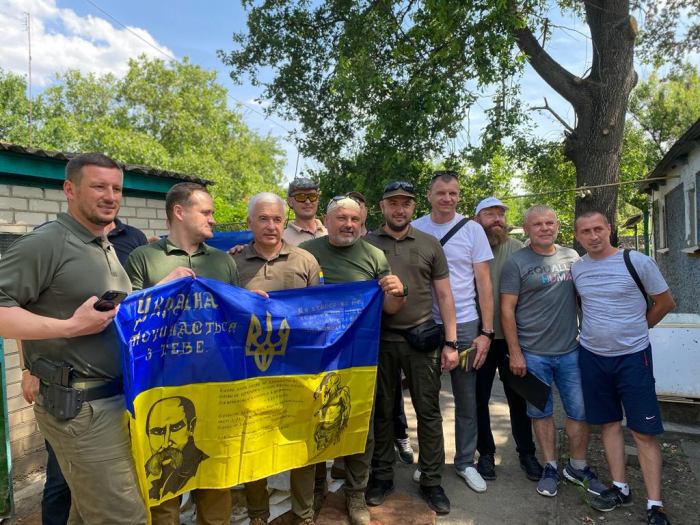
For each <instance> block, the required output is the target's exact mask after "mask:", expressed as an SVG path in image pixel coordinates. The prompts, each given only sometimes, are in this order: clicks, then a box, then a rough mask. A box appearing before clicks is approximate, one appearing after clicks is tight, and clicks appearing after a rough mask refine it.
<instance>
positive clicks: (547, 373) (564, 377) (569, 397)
mask: <svg viewBox="0 0 700 525" xmlns="http://www.w3.org/2000/svg"><path fill="white" fill-rule="evenodd" d="M579 348H580V347H576V348H575V349H574V350H572V351H571V352H569V353H568V354H564V355H556V356H548V355H537V354H532V353H530V352H523V356H524V357H525V363H526V364H527V369H528V371H529V372H530V373H532V374H534V375H535V376H536V377H537V378H538V379H541V380H542V381H544V382H545V383H547V384H548V385H549V386H552V382H554V383H556V384H557V390H559V397H560V398H561V402H562V404H563V405H564V412H566V417H568V418H569V419H573V420H575V421H586V409H585V408H584V403H583V389H582V388H581V369H580V368H579V366H578V354H579ZM553 412H554V395H553V393H552V392H551V391H550V392H549V399H548V400H547V406H546V407H545V409H544V412H541V411H540V410H539V409H537V408H536V407H534V406H533V405H531V404H530V403H528V404H527V415H528V416H529V417H530V418H532V419H542V418H546V417H551V415H552V413H553Z"/></svg>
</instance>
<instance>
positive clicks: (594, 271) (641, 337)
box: [571, 211, 675, 525]
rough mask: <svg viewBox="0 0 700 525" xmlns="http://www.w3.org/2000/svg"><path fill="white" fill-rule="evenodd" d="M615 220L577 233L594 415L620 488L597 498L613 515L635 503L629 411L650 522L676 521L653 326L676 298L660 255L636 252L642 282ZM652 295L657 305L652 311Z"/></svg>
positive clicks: (589, 217)
mask: <svg viewBox="0 0 700 525" xmlns="http://www.w3.org/2000/svg"><path fill="white" fill-rule="evenodd" d="M610 232H611V228H610V224H609V223H608V220H607V219H606V217H605V216H604V215H603V214H602V213H599V212H595V211H591V212H586V213H584V214H582V215H580V216H579V217H577V218H576V222H575V223H574V235H575V236H576V240H577V241H578V242H580V243H581V245H582V246H583V247H584V248H585V249H586V251H587V252H588V253H587V255H585V256H583V257H582V258H581V259H580V260H579V261H577V262H576V263H574V265H573V266H572V267H571V274H572V276H573V278H574V283H575V285H576V290H577V291H578V293H579V295H580V296H581V309H582V311H583V319H582V323H581V347H582V350H581V353H580V356H579V363H580V367H581V378H582V382H583V397H584V403H585V406H586V418H587V420H588V422H589V423H590V424H594V425H602V427H601V437H602V439H603V448H604V449H605V456H606V458H607V460H608V466H609V467H610V474H611V475H612V479H613V485H612V487H611V488H609V489H607V490H605V491H603V492H602V493H601V494H600V496H598V497H597V498H595V500H594V501H593V503H592V507H593V508H594V509H597V510H600V511H603V512H607V511H611V510H614V509H616V508H617V507H621V506H629V505H631V504H632V493H631V492H630V489H629V486H628V485H627V483H626V481H625V480H626V478H625V442H624V438H623V435H622V408H623V407H624V411H625V416H626V418H627V428H629V429H630V431H631V432H632V436H633V437H634V440H635V442H636V444H637V449H638V450H639V464H640V466H641V468H642V474H643V476H644V485H645V487H646V490H647V496H648V501H647V521H648V523H649V524H653V525H664V524H666V523H668V520H667V518H666V512H665V510H664V507H663V503H662V502H661V468H662V458H661V451H660V450H659V444H658V443H657V441H656V435H657V434H661V433H662V432H663V431H664V427H663V424H662V423H661V414H660V412H659V403H658V400H657V398H656V390H655V387H654V371H653V363H652V359H651V345H650V344H649V328H652V327H653V326H654V325H656V324H657V323H658V322H659V321H661V319H663V318H664V316H665V315H666V314H667V313H668V312H670V311H671V310H673V308H674V307H675V302H674V301H673V297H671V293H670V292H669V290H668V285H667V284H666V282H665V281H664V278H663V277H662V276H661V273H660V272H659V269H658V267H657V266H656V263H655V262H654V260H653V259H651V258H649V257H647V256H646V255H643V254H641V253H639V252H636V251H633V252H631V253H630V254H629V255H630V263H631V264H632V268H633V269H634V271H635V272H636V273H637V275H638V276H639V280H640V281H641V284H642V285H643V287H644V292H642V290H641V289H640V288H639V287H638V285H637V284H636V283H635V280H634V277H633V276H632V274H631V269H628V268H627V267H626V264H625V260H624V253H623V251H622V250H620V249H618V248H616V247H614V246H612V245H611V244H610ZM646 294H648V295H649V298H650V299H651V302H652V306H651V307H650V308H648V309H647V298H646Z"/></svg>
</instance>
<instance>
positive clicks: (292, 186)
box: [287, 177, 319, 196]
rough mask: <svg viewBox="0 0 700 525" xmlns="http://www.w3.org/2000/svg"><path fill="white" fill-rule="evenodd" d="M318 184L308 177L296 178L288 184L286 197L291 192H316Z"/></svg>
mask: <svg viewBox="0 0 700 525" xmlns="http://www.w3.org/2000/svg"><path fill="white" fill-rule="evenodd" d="M318 187H319V184H318V182H316V181H315V180H313V179H310V178H308V177H297V178H296V179H294V180H293V181H292V182H290V183H289V190H287V196H290V195H291V194H292V192H293V191H297V190H318Z"/></svg>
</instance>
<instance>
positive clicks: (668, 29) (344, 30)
mask: <svg viewBox="0 0 700 525" xmlns="http://www.w3.org/2000/svg"><path fill="white" fill-rule="evenodd" d="M242 1H243V6H244V8H245V9H246V10H247V11H248V15H249V16H248V28H247V31H246V32H241V33H236V34H234V38H233V40H234V45H235V49H234V50H233V51H230V52H223V51H219V56H220V57H221V59H222V60H223V62H224V63H225V64H227V65H228V66H230V67H231V69H232V73H231V77H232V78H233V79H234V81H237V82H243V81H245V80H248V79H250V81H251V82H252V83H253V84H254V85H256V86H261V87H263V94H262V98H264V99H266V100H268V101H270V105H269V106H268V108H267V111H268V112H269V113H270V114H273V113H275V114H279V115H282V116H283V117H284V118H286V119H288V120H294V121H297V122H299V123H300V124H301V128H302V130H301V131H302V133H303V138H302V136H301V135H299V136H298V141H299V142H298V144H299V147H300V149H301V151H302V153H304V154H305V155H306V156H308V157H313V158H315V159H317V160H318V161H319V162H320V163H321V164H322V166H323V168H321V170H320V171H319V172H317V173H316V175H317V176H320V177H321V179H322V181H323V189H324V191H326V192H330V193H331V194H335V193H338V192H340V191H341V190H342V191H345V190H348V189H358V190H361V191H363V192H365V193H367V194H369V195H368V197H369V198H370V200H371V201H372V202H376V200H377V199H378V195H379V192H380V191H381V186H382V185H383V183H384V182H386V181H388V180H392V179H394V180H395V179H405V180H411V181H412V182H414V183H416V184H417V185H418V187H419V188H420V191H421V192H423V191H425V187H426V184H427V182H426V181H427V179H429V173H430V172H431V171H432V169H433V168H434V167H435V166H437V165H443V164H444V165H452V166H456V167H457V168H458V171H460V173H462V174H463V186H465V187H464V191H463V194H464V195H465V196H468V197H466V198H467V199H472V198H473V199H474V200H478V199H477V196H483V195H484V194H488V193H489V192H491V191H492V190H495V189H498V188H504V187H508V186H509V185H508V183H506V182H504V181H503V180H495V181H486V180H485V178H486V177H488V176H491V175H494V174H498V173H506V172H508V176H509V177H510V176H512V175H516V176H518V177H520V178H522V179H523V181H524V188H525V189H526V191H528V192H530V191H532V192H539V191H546V190H551V189H563V188H572V187H574V186H575V183H574V180H576V177H575V173H574V168H573V167H572V166H571V165H570V164H568V163H567V162H566V161H565V157H564V155H563V153H562V147H561V145H559V144H556V145H555V144H548V143H546V142H543V141H542V140H541V139H537V138H533V136H532V135H530V134H528V136H527V143H525V142H524V141H522V140H520V138H519V137H518V135H519V134H520V131H519V129H521V128H523V127H524V126H526V125H527V121H526V117H525V116H524V111H523V110H524V107H523V103H522V101H521V99H520V98H519V89H518V78H519V75H520V73H521V71H522V68H523V65H524V64H525V63H526V62H527V61H528V60H529V61H530V62H531V64H533V66H534V69H535V70H536V71H537V72H538V73H539V74H540V75H541V76H542V78H543V79H544V80H546V81H547V82H548V83H549V84H550V86H552V87H553V88H554V89H555V90H556V91H557V92H558V93H559V94H560V95H562V96H563V97H564V98H565V99H566V100H567V101H568V102H570V103H571V104H572V106H573V107H574V111H575V112H577V125H576V129H575V130H574V131H573V133H572V134H571V136H572V137H573V138H574V139H575V140H569V141H568V142H569V143H568V145H569V146H570V148H569V149H568V150H567V157H568V158H569V159H575V160H576V161H577V162H578V164H577V165H578V169H579V173H578V176H579V180H597V181H600V180H603V179H604V180H605V182H615V181H617V178H618V174H619V173H618V171H619V169H618V165H617V158H618V157H617V156H616V155H613V156H610V155H607V156H605V155H603V154H602V153H601V152H603V151H605V152H609V151H613V150H614V151H619V148H620V146H621V143H622V140H623V138H622V136H621V135H622V134H621V133H619V132H618V131H617V130H615V133H613V135H614V137H613V136H611V137H609V138H608V139H603V138H602V137H603V135H602V134H601V133H600V129H597V128H596V129H594V128H593V127H592V126H593V125H594V124H593V123H594V122H595V123H596V125H598V124H600V123H598V122H597V120H596V119H597V118H599V116H600V115H599V113H597V114H596V115H595V117H596V118H592V117H593V115H591V114H590V113H591V112H593V111H600V110H604V112H609V113H610V115H611V116H613V115H615V116H616V118H619V116H620V115H622V114H623V112H624V110H625V105H626V103H627V93H628V91H629V90H630V89H631V87H632V85H633V82H634V75H633V71H632V70H631V67H632V65H631V64H632V48H631V44H630V43H631V38H632V37H633V36H634V34H635V32H636V29H635V28H636V25H635V24H634V23H633V21H631V20H630V18H629V14H630V9H634V8H639V9H642V10H646V12H647V13H649V14H650V18H649V19H648V20H647V25H646V27H645V28H644V30H645V32H644V33H643V35H642V38H641V42H643V44H644V45H645V46H648V47H646V48H645V49H646V50H648V51H649V50H651V49H652V48H653V47H654V46H656V48H657V49H659V48H660V47H659V46H661V47H663V44H664V43H668V41H670V40H673V42H675V43H678V42H680V41H681V40H682V42H683V45H681V46H678V47H675V48H674V49H675V50H677V51H678V54H679V55H680V54H682V53H685V52H687V51H692V50H693V49H694V48H693V47H692V44H691V43H692V42H693V41H694V39H695V40H697V37H698V34H697V27H696V25H694V20H695V19H694V16H695V14H696V13H697V12H698V7H699V6H698V3H697V0H694V1H693V2H692V3H690V4H687V3H684V2H682V1H681V0H668V1H667V2H661V3H659V2H653V1H649V0H644V1H643V0H633V1H631V2H630V1H626V0H623V1H620V2H613V3H610V2H608V3H606V5H608V4H610V5H608V8H606V9H602V10H601V8H600V6H599V5H598V4H596V3H591V2H581V1H580V0H557V2H555V4H556V5H554V6H553V5H552V3H551V2H545V1H543V0H518V1H510V2H509V1H504V0H476V1H470V2H454V1H447V0H424V1H413V0H410V1H393V2H392V1H382V2H377V1H376V0H355V1H349V0H328V1H326V2H312V1H310V0H242ZM553 7H554V8H557V7H558V8H559V9H561V10H562V12H567V13H571V14H573V15H574V17H577V18H579V19H581V20H583V21H584V23H587V24H589V27H590V31H591V35H592V41H591V45H592V50H591V51H592V53H594V56H595V57H597V58H598V59H594V60H593V61H592V63H591V64H590V66H591V67H590V68H589V69H588V72H587V73H586V74H584V75H583V78H579V77H578V76H575V77H574V76H573V75H574V74H572V73H569V72H567V71H565V70H564V68H562V67H561V66H560V65H559V64H557V63H556V62H555V61H554V60H553V59H551V57H549V56H547V54H546V52H545V50H544V49H542V48H541V47H540V46H546V43H547V42H548V40H549V39H550V38H551V36H552V26H551V25H550V20H549V16H550V14H549V13H550V10H551V9H552V8H553ZM674 16H675V18H674ZM612 19H614V20H615V23H611V22H610V21H611V20H612ZM618 20H619V23H618ZM659 21H661V22H662V23H659ZM686 21H690V22H692V23H691V24H690V25H689V26H688V28H687V31H685V32H683V31H679V29H680V25H681V23H682V22H683V23H684V22H686ZM664 24H665V26H664ZM671 36H672V37H673V38H670V37H671ZM664 39H665V40H666V42H665V41H664ZM516 42H517V44H519V45H520V46H521V49H523V50H525V51H523V52H517V50H516ZM684 46H685V47H684ZM526 53H527V54H529V55H527V56H526ZM528 57H529V58H528ZM600 57H606V58H600ZM612 57H615V58H612ZM618 59H619V62H620V63H619V64H617V66H619V67H617V66H616V67H615V68H612V67H610V65H609V64H606V63H605V61H606V60H618ZM603 66H604V67H603ZM583 69H585V67H582V68H581V70H583ZM574 79H577V81H576V82H574ZM572 82H574V83H575V84H576V83H578V84H580V85H581V89H576V90H573V91H572V90H571V83H572ZM610 86H615V89H618V88H619V90H620V91H619V93H624V96H619V97H617V99H616V100H615V101H614V102H611V101H610V100H608V98H609V95H610V93H609V92H608V91H606V89H609V87H610ZM603 88H606V89H603ZM494 89H495V94H494V95H492V97H491V98H492V105H491V107H489V108H486V109H485V113H486V116H487V117H488V123H487V124H485V125H483V126H482V128H481V146H480V147H479V148H476V149H473V148H471V147H470V145H466V146H465V145H462V148H461V149H459V150H458V148H456V147H455V146H454V143H455V142H457V141H458V140H459V137H460V133H461V132H462V131H464V125H465V124H464V123H465V122H466V121H467V120H468V118H469V111H470V108H471V107H472V106H473V105H474V104H475V103H476V101H477V99H478V98H479V97H481V96H483V95H484V93H486V91H487V90H494ZM592 108H595V109H592ZM578 112H582V114H578ZM639 138H640V137H636V136H630V137H626V138H625V139H624V141H625V148H626V150H625V151H628V150H629V151H632V149H634V152H633V153H631V154H630V155H629V157H630V159H629V163H628V164H627V165H625V166H623V168H621V169H622V170H623V171H624V173H623V177H626V176H632V173H633V172H635V171H636V172H638V171H639V170H640V169H642V163H644V162H645V160H644V159H648V158H647V157H646V153H645V151H646V148H647V142H646V140H642V142H639V141H638V139H639ZM641 138H642V139H645V137H641ZM450 144H452V145H453V146H452V148H450V147H449V146H450ZM640 148H641V150H644V151H641V150H640ZM447 152H449V153H450V154H449V155H447V156H446V153H447ZM598 154H600V155H598ZM499 155H500V158H499ZM596 155H598V156H599V157H601V158H603V157H604V159H603V162H604V163H605V165H604V166H603V168H605V169H603V170H599V171H596V172H595V173H591V170H592V166H594V165H595V162H590V160H591V159H592V158H593V157H596ZM504 159H515V161H512V160H511V161H508V162H505V164H501V163H502V162H504ZM593 160H596V159H593ZM513 162H515V164H513ZM625 162H627V161H625ZM485 166H486V168H484V167H485ZM484 169H486V171H483V170H484ZM520 173H522V175H519V174H520ZM509 180H510V179H509ZM601 195H602V197H601ZM616 195H617V192H616V191H605V192H600V194H598V195H594V196H593V197H592V200H590V201H588V203H587V205H588V206H601V209H607V210H614V209H616V205H615V202H613V201H614V200H615V198H616ZM626 198H627V199H628V200H630V202H632V201H634V200H635V199H634V197H633V196H632V194H631V192H628V193H627V196H626ZM535 200H536V201H538V202H549V203H550V204H552V205H553V206H555V207H556V208H557V209H558V210H559V211H560V214H561V216H562V217H561V218H562V223H563V224H564V230H563V235H564V236H565V237H566V236H568V237H569V238H570V232H571V221H572V217H573V207H574V202H575V200H574V199H573V198H572V194H571V193H562V194H557V195H553V196H549V195H547V196H542V197H541V198H540V196H538V197H537V198H536V199H531V202H533V203H534V201H535ZM526 201H527V200H526ZM603 201H604V202H603ZM471 204H472V203H471V202H465V205H466V206H467V207H469V206H471ZM638 204H640V203H638ZM419 211H420V212H422V211H425V210H423V209H421V210H419Z"/></svg>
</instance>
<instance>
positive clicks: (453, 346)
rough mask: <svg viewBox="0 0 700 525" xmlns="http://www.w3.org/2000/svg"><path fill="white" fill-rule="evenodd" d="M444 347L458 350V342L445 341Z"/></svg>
mask: <svg viewBox="0 0 700 525" xmlns="http://www.w3.org/2000/svg"><path fill="white" fill-rule="evenodd" d="M444 346H449V347H450V348H454V349H455V350H459V341H457V340H456V339H455V340H454V341H445V344H444Z"/></svg>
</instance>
